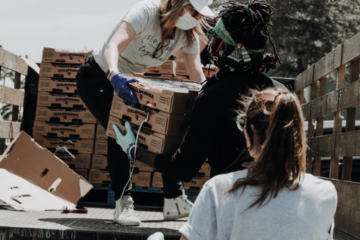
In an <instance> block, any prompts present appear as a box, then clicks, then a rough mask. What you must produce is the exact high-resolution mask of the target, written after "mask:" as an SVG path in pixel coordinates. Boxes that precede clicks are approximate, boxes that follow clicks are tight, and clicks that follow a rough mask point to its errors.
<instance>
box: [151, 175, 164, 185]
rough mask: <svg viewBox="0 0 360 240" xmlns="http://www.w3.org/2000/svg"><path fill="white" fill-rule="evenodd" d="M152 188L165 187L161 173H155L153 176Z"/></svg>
mask: <svg viewBox="0 0 360 240" xmlns="http://www.w3.org/2000/svg"><path fill="white" fill-rule="evenodd" d="M151 186H152V187H157V188H163V187H164V183H163V179H162V175H161V173H159V172H154V176H153V180H152V183H151Z"/></svg>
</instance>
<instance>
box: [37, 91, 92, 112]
mask: <svg viewBox="0 0 360 240" xmlns="http://www.w3.org/2000/svg"><path fill="white" fill-rule="evenodd" d="M37 106H41V107H58V108H82V109H84V108H87V107H86V105H85V103H84V102H83V101H82V100H81V98H80V97H79V96H77V95H67V94H52V93H47V92H39V94H38V99H37Z"/></svg>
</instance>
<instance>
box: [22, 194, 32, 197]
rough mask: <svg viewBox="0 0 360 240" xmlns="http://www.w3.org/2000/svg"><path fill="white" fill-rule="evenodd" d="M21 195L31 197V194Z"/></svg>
mask: <svg viewBox="0 0 360 240" xmlns="http://www.w3.org/2000/svg"><path fill="white" fill-rule="evenodd" d="M21 197H31V195H30V194H25V195H21Z"/></svg>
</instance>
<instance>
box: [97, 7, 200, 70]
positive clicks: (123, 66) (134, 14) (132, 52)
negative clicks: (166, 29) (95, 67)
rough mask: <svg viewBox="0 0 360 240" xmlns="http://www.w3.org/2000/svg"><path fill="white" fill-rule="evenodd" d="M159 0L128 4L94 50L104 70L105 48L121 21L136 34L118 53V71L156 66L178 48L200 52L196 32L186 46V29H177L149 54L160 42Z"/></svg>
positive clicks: (186, 52) (190, 51)
mask: <svg viewBox="0 0 360 240" xmlns="http://www.w3.org/2000/svg"><path fill="white" fill-rule="evenodd" d="M160 4H161V0H144V1H141V2H139V3H137V4H135V5H134V6H132V7H131V9H130V11H129V12H128V13H127V15H126V16H125V17H124V18H123V19H122V20H121V21H120V22H119V23H118V24H117V26H116V27H115V28H114V30H113V31H112V33H111V35H110V36H109V38H108V40H107V41H106V42H105V43H104V45H103V46H101V47H99V48H97V49H95V50H94V52H93V56H94V58H95V61H96V62H97V63H98V64H99V66H100V67H101V68H102V70H104V72H106V71H107V69H105V59H104V52H105V49H106V47H107V45H108V43H109V41H110V39H111V38H112V36H113V35H114V34H115V32H116V31H117V30H118V28H119V27H120V25H121V23H122V22H123V21H125V22H127V23H129V24H130V25H131V26H132V27H133V28H134V30H135V32H136V37H135V39H134V40H133V41H131V43H130V44H129V46H128V47H127V48H126V49H125V50H124V51H123V52H122V53H121V55H120V56H119V60H118V68H119V71H120V72H122V73H126V74H132V73H134V72H138V73H143V72H145V71H146V69H147V68H148V67H150V66H151V67H156V66H159V65H161V64H163V63H164V62H165V61H166V60H168V58H169V57H170V56H171V55H172V54H173V53H174V52H176V51H177V50H179V49H181V50H182V52H183V53H184V54H197V53H199V52H200V45H199V39H198V36H196V37H197V38H196V39H195V41H193V42H192V43H191V45H190V46H188V43H187V39H186V32H185V31H183V30H180V29H177V30H176V33H175V37H174V39H172V40H170V43H169V44H168V45H167V46H166V47H163V48H162V49H161V50H160V51H158V52H157V54H156V55H155V56H154V57H153V53H154V52H155V50H156V48H157V46H158V45H159V44H161V28H160V15H159V6H160Z"/></svg>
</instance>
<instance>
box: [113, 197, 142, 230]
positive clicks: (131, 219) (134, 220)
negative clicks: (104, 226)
mask: <svg viewBox="0 0 360 240" xmlns="http://www.w3.org/2000/svg"><path fill="white" fill-rule="evenodd" d="M114 221H115V222H116V223H118V224H120V225H124V226H140V223H141V221H140V219H139V218H138V217H137V216H136V215H135V212H134V201H133V199H132V197H131V196H130V195H126V196H123V197H122V199H119V200H117V201H116V208H115V211H114Z"/></svg>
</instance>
